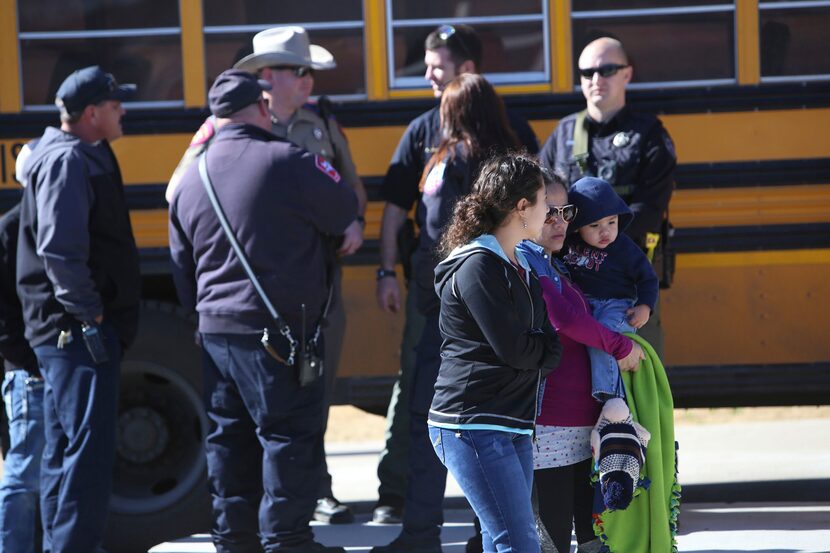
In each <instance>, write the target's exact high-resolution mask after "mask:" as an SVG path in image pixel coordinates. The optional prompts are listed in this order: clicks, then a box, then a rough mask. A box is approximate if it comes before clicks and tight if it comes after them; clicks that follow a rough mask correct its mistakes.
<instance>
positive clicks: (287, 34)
mask: <svg viewBox="0 0 830 553" xmlns="http://www.w3.org/2000/svg"><path fill="white" fill-rule="evenodd" d="M253 50H254V51H253V53H252V54H250V55H248V56H245V57H244V58H242V59H241V60H239V61H238V62H237V63H236V64H235V65H234V68H236V69H242V70H244V71H248V72H249V73H254V74H256V75H258V76H259V77H260V78H261V79H263V80H266V81H268V82H269V83H270V84H271V89H270V90H268V91H266V92H265V97H266V99H267V100H268V109H269V111H270V117H271V132H272V133H273V134H275V135H277V136H278V137H280V138H284V139H286V140H288V141H290V142H292V143H294V144H296V145H298V146H300V147H301V148H304V149H306V150H308V151H309V152H311V153H313V154H318V155H320V156H322V157H323V158H325V159H326V160H327V161H328V162H329V163H331V164H332V165H333V166H334V168H335V169H336V170H337V172H338V173H339V174H340V176H341V178H342V179H343V180H344V181H345V183H346V184H347V185H348V186H349V187H350V188H351V189H352V190H353V191H354V193H355V194H356V195H357V201H358V216H357V217H356V219H355V220H354V221H353V222H352V223H351V224H350V225H349V226H348V227H347V228H346V230H345V231H344V233H343V235H342V237H341V240H342V242H341V243H340V244H339V245H338V246H337V248H336V249H337V251H335V252H333V253H334V254H335V255H333V257H332V261H333V264H332V267H331V270H332V272H333V275H332V278H333V280H334V283H335V289H334V298H333V302H332V306H331V311H330V313H329V316H328V319H329V324H328V327H327V328H326V330H325V333H326V369H325V370H326V401H325V406H324V409H325V415H326V416H325V418H326V419H328V408H329V404H330V398H331V393H332V390H333V387H334V383H335V379H336V376H337V366H338V364H339V360H340V353H341V351H342V349H343V337H344V335H345V332H346V312H345V310H344V309H343V301H342V293H341V281H342V272H341V267H340V264H339V262H338V259H337V255H338V254H339V255H350V254H353V253H354V252H356V251H357V250H358V248H360V246H361V244H362V243H363V227H364V226H365V224H366V220H365V219H364V217H363V214H364V213H365V211H366V191H365V189H364V187H363V183H362V182H361V180H360V178H359V177H358V176H357V170H356V169H355V165H354V161H352V154H351V152H350V151H349V145H348V143H347V142H346V137H345V136H344V135H343V132H342V131H341V129H340V127H339V125H338V124H337V121H336V120H335V119H334V116H333V115H332V114H331V112H330V111H329V103H328V100H327V99H326V98H325V97H323V98H320V100H319V101H318V102H317V103H309V95H310V94H311V90H312V87H313V86H314V72H315V71H318V70H326V69H333V68H335V67H336V66H337V64H336V63H335V61H334V57H333V56H332V54H331V53H330V52H329V51H328V50H326V49H325V48H323V47H321V46H318V45H316V44H310V42H309V38H308V33H306V30H305V29H303V28H302V27H275V28H272V29H266V30H264V31H262V32H260V33H257V34H256V35H255V36H254V39H253ZM215 132H216V120H215V118H213V117H211V118H209V119H208V120H207V121H205V123H204V124H203V125H202V128H200V129H199V131H198V132H197V133H196V135H195V136H194V137H193V141H192V142H191V145H190V147H189V148H188V150H187V152H186V153H185V155H184V157H183V158H182V160H181V161H180V162H179V166H178V167H177V168H176V171H175V173H174V174H173V177H172V178H171V179H170V183H169V185H168V188H167V199H168V201H170V198H171V197H172V194H173V190H175V187H176V185H177V184H178V181H179V179H180V178H181V174H182V172H183V171H184V169H185V168H186V167H187V166H188V165H190V163H191V162H192V161H193V160H194V159H195V158H196V157H197V156H198V155H199V154H200V153H201V152H202V151H203V149H204V148H205V146H206V145H207V144H208V143H209V142H210V140H212V138H213V136H214V134H215ZM333 249H334V248H333ZM324 462H325V460H324ZM318 493H319V495H318V498H319V502H318V505H317V510H316V511H315V514H314V517H315V519H316V520H318V521H320V522H328V523H335V524H337V523H348V522H351V521H352V520H353V519H354V516H353V514H352V512H351V511H350V510H349V508H348V507H347V506H346V505H344V504H342V503H340V502H339V501H337V500H336V499H335V498H334V495H333V493H332V490H331V475H330V474H329V473H328V470H327V469H326V470H324V471H323V478H322V480H321V482H320V491H319V492H318Z"/></svg>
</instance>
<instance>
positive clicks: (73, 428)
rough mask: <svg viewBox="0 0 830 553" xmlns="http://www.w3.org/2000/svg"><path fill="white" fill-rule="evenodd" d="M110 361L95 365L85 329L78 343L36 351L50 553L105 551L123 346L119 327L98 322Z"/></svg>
mask: <svg viewBox="0 0 830 553" xmlns="http://www.w3.org/2000/svg"><path fill="white" fill-rule="evenodd" d="M101 331H102V333H103V337H104V343H105V345H106V348H107V353H108V354H109V361H107V362H105V363H101V364H100V365H99V364H96V363H95V362H94V361H93V360H92V357H91V356H90V355H89V352H88V351H87V349H86V346H85V345H84V341H83V339H82V337H81V326H80V324H78V325H75V326H73V328H72V334H73V337H74V340H72V342H70V343H69V344H67V345H66V347H64V348H63V349H58V348H57V347H56V345H51V344H48V345H42V346H38V347H36V348H34V350H35V355H36V356H37V360H38V364H39V365H40V370H41V373H42V374H43V380H44V383H45V385H44V392H43V424H44V435H45V437H46V445H45V447H44V450H43V460H42V462H41V466H40V490H41V494H40V510H41V520H42V522H43V551H44V552H45V553H93V552H96V551H100V547H101V539H102V537H103V534H104V528H105V527H106V522H107V512H108V510H109V500H110V492H111V491H112V470H113V465H114V463H115V429H116V422H117V416H118V384H119V380H120V374H119V369H120V363H121V345H120V342H119V339H118V336H117V335H116V333H115V329H114V328H113V327H112V326H110V325H108V324H107V323H106V322H105V323H104V324H103V325H101Z"/></svg>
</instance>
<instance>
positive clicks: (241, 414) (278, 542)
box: [202, 333, 324, 553]
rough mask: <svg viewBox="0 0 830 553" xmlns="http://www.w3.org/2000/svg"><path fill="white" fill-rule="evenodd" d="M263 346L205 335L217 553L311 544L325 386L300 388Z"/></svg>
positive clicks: (255, 340)
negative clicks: (311, 523) (311, 522)
mask: <svg viewBox="0 0 830 553" xmlns="http://www.w3.org/2000/svg"><path fill="white" fill-rule="evenodd" d="M274 335H276V336H278V334H277V333H274ZM259 338H260V337H259V336H257V335H242V334H203V335H202V348H203V349H204V356H203V367H204V401H205V408H206V410H207V416H208V420H209V429H208V434H207V437H206V441H205V451H206V453H207V465H208V485H209V488H210V493H211V496H212V502H213V515H214V523H213V529H212V534H213V543H214V545H215V546H216V551H217V552H218V553H231V552H238V551H263V550H264V551H266V552H271V551H281V550H282V549H283V548H292V547H303V546H304V545H307V544H310V542H311V541H312V539H313V535H312V532H311V527H310V526H309V521H310V520H311V516H312V513H313V511H314V508H315V506H316V505H317V491H318V487H319V483H320V477H321V473H322V467H323V465H322V461H323V389H324V382H323V379H322V378H320V379H318V380H317V381H316V382H314V383H313V384H310V385H308V386H304V387H300V386H299V384H298V379H297V374H296V370H295V369H294V368H293V367H288V366H286V365H283V364H281V363H279V362H278V361H276V360H275V359H274V358H272V357H271V356H270V355H269V354H268V353H267V352H266V351H265V349H264V348H263V347H262V345H261V344H260V342H259ZM274 345H275V347H277V344H274ZM280 354H281V355H283V356H284V357H287V355H286V354H287V352H286V351H280Z"/></svg>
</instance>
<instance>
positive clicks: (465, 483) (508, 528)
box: [429, 426, 540, 553]
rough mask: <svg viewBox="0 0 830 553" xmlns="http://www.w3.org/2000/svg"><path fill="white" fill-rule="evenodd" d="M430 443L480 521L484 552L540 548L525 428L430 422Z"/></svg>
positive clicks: (530, 551)
mask: <svg viewBox="0 0 830 553" xmlns="http://www.w3.org/2000/svg"><path fill="white" fill-rule="evenodd" d="M429 436H430V439H431V440H432V447H433V448H434V449H435V453H436V454H437V455H438V458H439V459H440V460H441V462H442V463H444V465H446V467H447V468H448V469H449V471H450V472H451V473H452V475H453V476H454V477H455V480H456V482H458V485H459V486H461V490H462V491H463V492H464V495H465V496H466V497H467V501H469V502H470V505H471V506H472V507H473V511H475V513H476V516H477V517H478V518H479V520H480V521H481V536H482V546H483V548H484V551H485V553H489V552H493V551H498V552H500V553H501V552H518V553H536V552H538V551H539V549H540V546H539V536H538V534H537V532H536V519H535V516H534V515H533V506H532V504H531V499H530V498H531V494H532V491H533V445H532V440H531V438H530V436H529V435H527V434H514V433H512V432H504V431H500V430H446V429H443V428H438V427H435V426H430V427H429Z"/></svg>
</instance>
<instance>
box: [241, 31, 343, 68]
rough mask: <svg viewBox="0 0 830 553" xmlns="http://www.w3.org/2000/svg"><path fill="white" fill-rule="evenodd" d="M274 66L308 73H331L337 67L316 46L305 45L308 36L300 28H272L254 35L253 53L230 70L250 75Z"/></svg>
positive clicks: (325, 52) (327, 54)
mask: <svg viewBox="0 0 830 553" xmlns="http://www.w3.org/2000/svg"><path fill="white" fill-rule="evenodd" d="M275 65H296V66H307V67H311V68H312V69H334V68H335V67H337V64H336V63H335V62H334V56H332V55H331V52H329V51H328V50H326V49H325V48H323V47H322V46H318V45H316V44H309V42H308V33H307V32H306V30H305V29H303V28H302V27H274V28H273V29H265V30H264V31H262V32H259V33H257V34H256V35H254V53H253V54H250V55H247V56H245V57H244V58H242V59H241V60H239V61H238V62H236V64H235V65H234V66H233V67H234V69H242V70H243V71H248V72H250V73H256V72H257V71H258V70H260V69H262V68H263V67H273V66H275Z"/></svg>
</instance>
